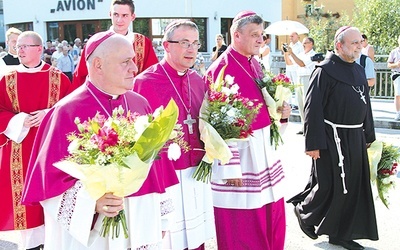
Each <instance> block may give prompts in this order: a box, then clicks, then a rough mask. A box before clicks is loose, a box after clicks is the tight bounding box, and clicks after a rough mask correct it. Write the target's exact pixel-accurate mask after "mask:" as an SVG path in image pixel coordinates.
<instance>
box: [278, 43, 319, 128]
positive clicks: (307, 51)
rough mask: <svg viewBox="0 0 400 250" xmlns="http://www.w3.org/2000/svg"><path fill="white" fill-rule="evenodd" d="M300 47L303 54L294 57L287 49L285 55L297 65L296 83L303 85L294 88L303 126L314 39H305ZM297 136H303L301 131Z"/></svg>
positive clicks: (312, 67)
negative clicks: (302, 49)
mask: <svg viewBox="0 0 400 250" xmlns="http://www.w3.org/2000/svg"><path fill="white" fill-rule="evenodd" d="M302 46H303V48H304V51H303V52H300V53H299V54H297V55H296V53H293V50H292V48H291V47H289V48H288V52H287V54H288V55H289V56H290V57H291V58H293V60H294V61H295V63H296V65H298V67H297V80H296V82H297V83H298V84H300V85H303V86H299V87H297V88H296V97H297V102H298V104H299V112H300V118H301V124H302V125H304V96H305V94H306V93H307V90H308V86H309V80H310V75H311V73H312V71H313V70H314V68H315V62H313V61H312V60H311V57H312V56H313V55H315V51H314V49H313V46H314V39H312V38H311V37H305V38H304V39H303V45H302ZM285 54H286V53H285ZM298 134H303V129H302V130H301V131H299V132H298Z"/></svg>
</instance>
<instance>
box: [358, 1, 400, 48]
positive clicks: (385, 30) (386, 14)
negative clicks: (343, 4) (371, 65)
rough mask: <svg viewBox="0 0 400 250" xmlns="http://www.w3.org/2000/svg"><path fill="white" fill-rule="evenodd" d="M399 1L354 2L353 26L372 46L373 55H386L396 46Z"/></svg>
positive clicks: (398, 31)
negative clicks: (364, 35) (373, 49)
mask: <svg viewBox="0 0 400 250" xmlns="http://www.w3.org/2000/svg"><path fill="white" fill-rule="evenodd" d="M399 5H400V0H369V1H365V0H355V11H354V14H353V20H354V26H356V27H358V28H359V29H360V31H361V32H362V33H365V34H366V36H367V37H368V41H369V43H370V44H372V45H374V48H375V54H381V55H387V54H389V53H390V51H391V50H392V49H393V48H395V47H397V46H398V43H397V38H398V37H399V35H400V27H399V23H400V8H398V6H399Z"/></svg>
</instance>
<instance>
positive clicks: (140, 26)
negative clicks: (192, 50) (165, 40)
mask: <svg viewBox="0 0 400 250" xmlns="http://www.w3.org/2000/svg"><path fill="white" fill-rule="evenodd" d="M173 20H176V18H173V19H172V18H153V19H150V18H136V19H135V21H134V22H133V30H134V31H135V32H138V33H141V34H143V35H145V36H147V37H148V38H150V40H156V41H161V39H162V37H163V36H164V30H165V28H166V27H167V25H168V24H169V23H170V22H172V21H173ZM191 21H193V22H194V23H195V24H196V25H197V26H198V28H199V39H200V43H201V48H200V49H199V51H201V52H205V51H207V46H206V44H207V19H206V18H192V19H191Z"/></svg>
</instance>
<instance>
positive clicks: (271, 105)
mask: <svg viewBox="0 0 400 250" xmlns="http://www.w3.org/2000/svg"><path fill="white" fill-rule="evenodd" d="M261 92H262V94H263V97H264V100H265V103H266V104H267V106H268V112H269V115H270V116H271V117H272V118H273V119H274V120H275V122H279V121H280V119H281V117H282V114H281V113H279V112H278V110H277V109H278V107H281V106H282V105H283V101H288V100H289V99H290V97H291V96H292V91H290V89H289V88H286V87H283V86H282V85H278V86H277V87H276V91H275V95H274V97H272V96H271V95H270V94H269V93H268V91H267V89H266V88H265V87H264V88H262V89H261ZM275 100H277V101H275Z"/></svg>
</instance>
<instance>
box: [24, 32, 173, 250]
mask: <svg viewBox="0 0 400 250" xmlns="http://www.w3.org/2000/svg"><path fill="white" fill-rule="evenodd" d="M110 47H115V48H119V50H117V51H111V50H109V48H110ZM85 49H86V61H87V62H88V69H89V77H88V79H87V81H86V83H85V84H83V85H82V86H80V87H79V88H78V89H76V90H75V91H74V92H72V93H71V94H70V95H68V97H66V98H65V99H63V100H62V101H61V102H59V103H58V104H57V105H56V106H55V107H54V108H53V109H52V110H51V111H50V112H49V114H48V115H47V116H46V117H45V119H44V121H43V123H42V126H41V127H40V129H39V132H38V136H37V138H36V141H35V145H34V149H33V152H32V158H31V161H30V166H29V170H28V174H27V184H26V186H25V189H24V196H23V202H24V203H25V204H38V203H40V204H41V205H42V206H43V208H44V212H45V224H46V242H45V246H46V247H48V249H63V250H67V249H68V250H79V249H96V250H101V249H104V250H105V249H110V250H111V249H112V250H114V249H116V250H119V249H121V250H122V249H124V250H125V249H127V248H131V249H139V248H140V249H161V239H162V231H165V230H166V229H165V228H164V227H165V226H166V225H168V223H167V219H166V217H167V216H168V214H169V213H170V212H171V209H172V207H171V202H170V201H168V200H162V195H161V193H163V192H165V188H166V187H165V186H163V182H161V181H160V179H159V178H160V176H159V175H158V173H156V171H155V169H154V168H153V167H151V168H150V172H149V175H148V177H147V179H146V180H145V182H144V184H143V186H142V187H141V188H140V190H139V191H138V192H137V193H134V194H131V195H129V196H128V197H125V198H124V199H123V204H124V209H125V213H126V217H127V225H128V231H129V234H130V235H129V238H128V239H125V238H124V236H123V235H122V236H121V235H120V236H119V237H118V238H114V239H112V237H111V234H110V235H109V236H108V237H102V236H100V234H99V232H100V229H101V225H102V219H103V218H104V216H106V215H107V212H109V210H111V209H115V210H116V211H119V210H121V209H122V206H118V207H117V206H114V205H112V204H110V203H109V204H105V203H104V202H108V201H105V200H104V199H103V198H104V196H103V197H101V198H100V199H99V200H97V201H96V200H93V199H92V198H91V197H90V196H89V195H88V193H87V191H86V190H85V189H84V188H82V183H81V182H80V181H79V180H77V179H75V178H73V177H71V176H69V175H68V174H66V173H64V172H62V171H60V170H59V169H57V168H56V167H54V166H53V163H55V162H58V161H60V160H63V159H64V158H65V157H66V156H67V155H68V151H67V148H68V145H69V142H68V141H67V137H66V135H67V134H69V133H71V132H78V129H77V127H76V124H75V123H74V120H75V118H76V117H78V118H80V120H81V121H84V120H87V119H88V118H91V117H94V116H95V114H96V113H97V112H99V113H100V114H102V115H104V116H106V117H107V116H109V115H110V114H112V110H113V109H114V108H117V107H119V106H120V105H122V107H123V108H124V109H125V110H130V111H131V112H138V113H139V114H148V113H150V112H151V108H150V106H149V105H148V102H147V101H146V100H145V99H144V98H143V97H142V96H140V95H138V94H137V93H134V92H132V91H130V90H131V89H132V83H133V75H134V74H133V73H134V72H135V71H136V70H137V68H136V65H135V64H134V63H133V61H132V58H133V57H134V51H133V49H132V46H131V44H130V43H129V41H127V40H126V39H125V38H124V37H123V36H121V35H119V34H116V33H114V32H110V31H108V32H100V33H97V34H95V35H94V36H92V37H91V38H90V39H89V41H88V44H87V46H86V48H85ZM49 152H51V153H50V154H49ZM164 174H165V176H169V175H172V176H170V178H169V179H170V180H171V183H173V184H176V183H177V178H176V174H175V172H173V171H172V172H168V171H166V172H164ZM174 178H175V179H174ZM121 200H122V198H121ZM101 202H103V203H101ZM104 204H105V205H107V206H106V207H107V208H104V207H105V206H103V205H104ZM115 210H114V211H115Z"/></svg>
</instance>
